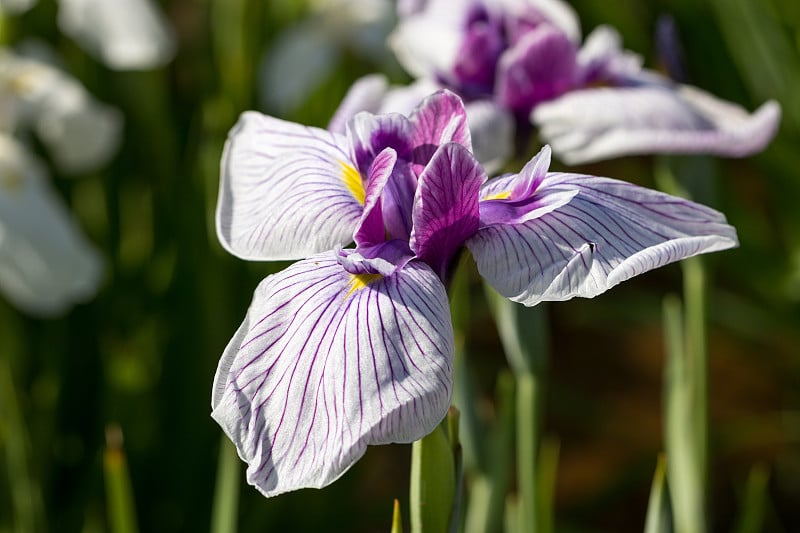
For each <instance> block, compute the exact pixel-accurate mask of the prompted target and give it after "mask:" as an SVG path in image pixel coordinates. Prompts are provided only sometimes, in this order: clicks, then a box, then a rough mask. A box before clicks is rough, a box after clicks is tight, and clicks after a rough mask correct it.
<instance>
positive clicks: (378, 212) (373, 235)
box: [354, 148, 397, 247]
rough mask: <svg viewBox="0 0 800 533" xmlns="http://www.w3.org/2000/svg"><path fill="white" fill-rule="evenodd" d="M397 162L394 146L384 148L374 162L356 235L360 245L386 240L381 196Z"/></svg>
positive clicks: (370, 170) (369, 244)
mask: <svg viewBox="0 0 800 533" xmlns="http://www.w3.org/2000/svg"><path fill="white" fill-rule="evenodd" d="M395 163H397V152H395V151H394V149H392V148H384V149H383V151H381V153H379V154H378V155H377V156H376V157H375V160H374V161H373V162H372V167H371V168H370V169H369V179H368V181H367V182H368V186H367V192H366V197H365V200H364V213H363V214H362V215H361V220H359V222H358V229H357V230H356V233H355V236H354V240H355V242H356V245H357V246H359V247H361V246H371V245H375V244H380V243H382V242H384V241H385V240H386V228H385V226H384V222H383V209H382V206H381V196H382V195H383V190H384V188H385V187H386V183H387V182H388V181H389V178H390V177H391V175H392V171H393V170H394V166H395Z"/></svg>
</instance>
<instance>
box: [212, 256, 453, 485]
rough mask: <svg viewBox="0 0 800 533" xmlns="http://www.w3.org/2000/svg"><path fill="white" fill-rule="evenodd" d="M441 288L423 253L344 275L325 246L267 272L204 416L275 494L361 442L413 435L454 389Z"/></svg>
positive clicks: (343, 457) (441, 410)
mask: <svg viewBox="0 0 800 533" xmlns="http://www.w3.org/2000/svg"><path fill="white" fill-rule="evenodd" d="M453 350H454V348H453V332H452V327H451V324H450V315H449V309H448V302H447V295H446V293H445V289H444V286H443V285H442V284H441V282H440V281H439V280H438V278H437V277H436V275H435V274H434V273H433V272H432V271H431V270H430V269H429V268H428V267H427V266H425V265H424V264H422V263H416V262H412V263H408V264H407V265H406V266H405V267H404V268H402V269H400V270H398V271H396V272H395V273H394V274H392V275H390V276H382V275H381V274H363V275H353V274H350V273H348V272H346V271H345V270H344V269H343V268H342V266H341V265H340V264H339V263H338V262H337V261H336V258H335V254H334V253H333V252H329V253H326V254H322V255H317V256H314V257H311V258H309V259H306V260H304V261H300V262H298V263H295V264H294V265H292V266H290V267H289V268H287V269H286V270H284V271H283V272H281V273H279V274H276V275H274V276H270V277H269V278H267V279H265V280H264V281H263V282H262V283H261V285H259V287H258V288H257V289H256V293H255V296H254V298H253V303H252V304H251V306H250V309H249V311H248V313H247V317H246V318H245V321H244V323H243V324H242V326H241V327H240V328H239V330H238V331H237V333H236V335H235V336H234V338H233V339H232V340H231V342H230V344H229V345H228V347H227V348H226V350H225V353H224V354H223V356H222V360H221V361H220V365H219V368H218V370H217V375H216V377H215V382H214V392H213V395H212V407H213V413H212V416H213V417H214V419H215V420H216V421H217V422H219V424H220V425H221V426H222V427H223V429H224V430H225V432H226V433H227V434H228V436H229V437H230V438H231V439H232V440H233V442H234V443H235V444H236V447H237V449H238V451H239V455H240V457H241V458H242V459H243V460H244V461H246V462H247V464H248V468H247V479H248V481H249V482H250V483H251V484H253V485H255V486H256V487H257V488H258V489H259V490H260V491H261V492H262V493H263V494H265V495H267V496H273V495H276V494H280V493H282V492H285V491H289V490H294V489H298V488H302V487H323V486H325V485H328V484H329V483H331V482H333V481H334V480H336V479H337V478H338V477H339V476H341V475H342V474H343V473H344V472H345V471H347V469H348V468H350V466H352V465H353V463H354V462H355V461H356V460H358V459H359V458H360V457H361V456H362V455H363V454H364V451H365V450H366V447H367V445H370V444H386V443H390V442H411V441H414V440H416V439H419V438H421V437H423V436H424V435H426V434H427V433H428V432H430V431H431V430H432V429H433V428H434V427H435V426H436V425H437V424H438V423H439V422H440V421H441V419H442V418H443V417H444V415H445V413H446V411H447V409H448V407H449V404H450V395H451V388H452V357H453Z"/></svg>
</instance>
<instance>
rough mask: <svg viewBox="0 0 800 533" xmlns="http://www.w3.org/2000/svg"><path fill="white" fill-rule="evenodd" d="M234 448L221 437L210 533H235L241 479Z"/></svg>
mask: <svg viewBox="0 0 800 533" xmlns="http://www.w3.org/2000/svg"><path fill="white" fill-rule="evenodd" d="M240 468H241V467H240V463H239V457H238V456H237V455H236V448H235V447H234V445H233V443H232V442H231V441H230V439H229V438H228V437H227V436H226V435H224V434H223V435H222V439H221V441H220V446H219V460H218V462H217V484H216V487H215V488H214V507H213V508H212V510H211V531H212V533H235V531H236V522H237V515H238V507H239V480H240V478H241V470H240Z"/></svg>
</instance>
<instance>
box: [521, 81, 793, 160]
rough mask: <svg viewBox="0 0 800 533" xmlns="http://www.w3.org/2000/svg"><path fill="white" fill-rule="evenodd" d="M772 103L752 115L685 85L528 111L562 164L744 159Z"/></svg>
mask: <svg viewBox="0 0 800 533" xmlns="http://www.w3.org/2000/svg"><path fill="white" fill-rule="evenodd" d="M780 115H781V111H780V106H779V105H778V104H777V103H776V102H773V101H770V102H767V103H765V104H763V105H762V106H761V107H760V108H759V109H758V110H756V111H755V112H754V113H752V114H748V113H747V112H746V111H745V110H744V109H742V108H741V107H739V106H736V105H733V104H731V103H728V102H724V101H722V100H718V99H716V98H714V97H713V96H711V95H710V94H708V93H705V92H703V91H700V90H699V89H696V88H694V87H689V86H674V87H673V86H668V85H660V84H659V85H656V84H650V85H645V86H639V87H619V88H597V89H585V90H579V91H574V92H571V93H568V94H566V95H564V96H562V97H560V98H558V99H556V100H554V101H552V102H545V103H542V104H540V105H539V106H538V107H537V108H536V109H535V110H534V111H533V113H532V115H531V118H532V120H533V122H534V123H535V124H536V125H537V126H538V127H539V131H540V134H541V137H542V139H544V140H545V141H546V142H549V143H550V144H551V145H552V147H553V151H554V152H555V153H556V154H557V155H558V156H559V157H560V158H561V159H562V160H564V161H565V162H567V163H570V164H576V163H585V162H589V161H596V160H602V159H609V158H613V157H619V156H623V155H631V154H644V153H706V154H714V155H720V156H728V157H744V156H747V155H751V154H753V153H755V152H758V151H760V150H762V149H763V148H764V147H765V146H766V145H767V144H768V143H769V142H770V141H771V140H772V137H773V136H774V135H775V133H776V131H777V128H778V123H779V121H780Z"/></svg>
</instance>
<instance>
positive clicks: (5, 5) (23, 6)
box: [0, 0, 36, 14]
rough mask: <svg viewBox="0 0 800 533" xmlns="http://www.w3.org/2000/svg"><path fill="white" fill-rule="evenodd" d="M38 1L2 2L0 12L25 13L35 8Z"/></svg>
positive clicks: (13, 0) (6, 0)
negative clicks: (34, 5)
mask: <svg viewBox="0 0 800 533" xmlns="http://www.w3.org/2000/svg"><path fill="white" fill-rule="evenodd" d="M35 3H36V0H0V12H3V11H5V12H7V13H14V14H17V13H24V12H25V11H27V10H29V9H30V8H32V7H33V4H35Z"/></svg>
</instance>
